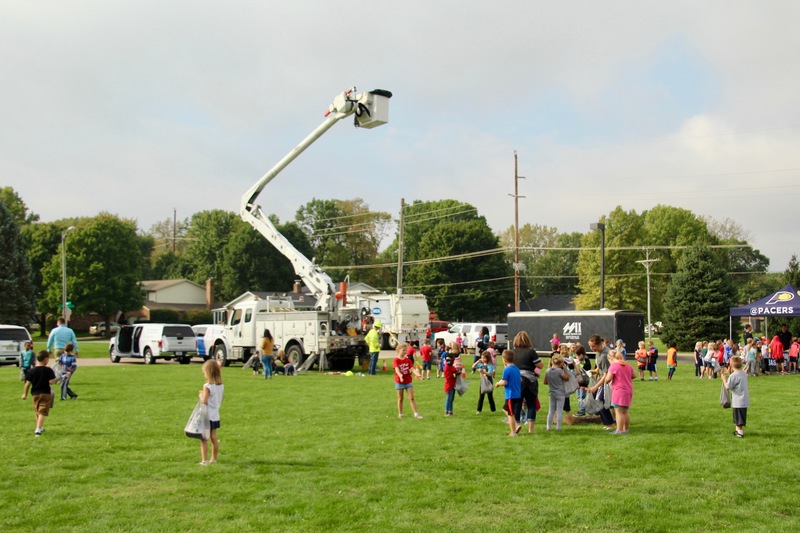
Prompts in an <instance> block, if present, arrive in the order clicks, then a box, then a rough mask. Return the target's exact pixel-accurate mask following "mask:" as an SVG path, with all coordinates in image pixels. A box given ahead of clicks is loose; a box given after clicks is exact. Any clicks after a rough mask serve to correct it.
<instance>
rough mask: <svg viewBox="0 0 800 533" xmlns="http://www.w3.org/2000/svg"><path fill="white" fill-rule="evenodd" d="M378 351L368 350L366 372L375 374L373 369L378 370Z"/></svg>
mask: <svg viewBox="0 0 800 533" xmlns="http://www.w3.org/2000/svg"><path fill="white" fill-rule="evenodd" d="M380 354H381V353H380V352H370V354H369V370H368V371H367V374H372V375H373V376H374V375H375V371H376V370H378V356H379V355H380Z"/></svg>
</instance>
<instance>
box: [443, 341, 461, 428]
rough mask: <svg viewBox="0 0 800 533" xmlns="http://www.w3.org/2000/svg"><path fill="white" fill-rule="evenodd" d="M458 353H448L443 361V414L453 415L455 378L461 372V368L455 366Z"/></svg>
mask: <svg viewBox="0 0 800 533" xmlns="http://www.w3.org/2000/svg"><path fill="white" fill-rule="evenodd" d="M457 355H458V354H454V353H452V352H451V353H448V354H447V356H446V359H445V362H444V392H445V395H446V396H445V400H444V416H453V400H454V399H455V397H456V379H457V378H458V375H459V374H461V373H462V372H463V369H462V368H456V364H455V362H456V359H458V357H456V356H457Z"/></svg>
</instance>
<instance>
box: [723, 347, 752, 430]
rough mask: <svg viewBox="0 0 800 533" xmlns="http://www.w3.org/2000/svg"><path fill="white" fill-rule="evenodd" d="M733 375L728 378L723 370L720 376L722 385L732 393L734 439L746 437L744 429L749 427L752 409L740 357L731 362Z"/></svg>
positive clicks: (745, 375) (732, 359)
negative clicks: (749, 414)
mask: <svg viewBox="0 0 800 533" xmlns="http://www.w3.org/2000/svg"><path fill="white" fill-rule="evenodd" d="M730 364H731V368H733V373H731V374H730V377H728V376H726V372H725V369H724V368H723V369H722V371H721V373H720V376H721V377H722V385H723V386H724V387H725V388H726V389H728V390H729V391H730V392H731V411H733V424H734V426H736V429H735V430H734V432H733V436H734V437H739V438H743V437H744V427H745V426H746V425H747V408H748V407H750V390H749V388H748V385H747V372H745V371H744V370H743V367H744V364H743V363H742V358H741V357H739V356H738V355H736V356H733V357H731V360H730Z"/></svg>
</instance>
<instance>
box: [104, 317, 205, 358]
mask: <svg viewBox="0 0 800 533" xmlns="http://www.w3.org/2000/svg"><path fill="white" fill-rule="evenodd" d="M108 354H109V357H110V358H111V362H112V363H119V360H120V359H121V358H123V357H134V358H143V359H144V362H145V363H146V364H148V365H152V364H154V363H155V362H156V359H159V358H160V359H164V360H165V361H170V360H171V359H172V358H173V357H174V358H175V359H177V360H178V362H179V363H180V364H182V365H185V364H188V363H189V361H191V359H192V356H194V355H197V338H196V337H195V334H194V331H193V330H192V328H191V327H190V326H187V325H185V324H149V323H146V324H133V325H130V326H122V327H120V328H119V330H117V334H116V335H115V336H114V337H113V338H112V339H111V340H110V341H109V345H108Z"/></svg>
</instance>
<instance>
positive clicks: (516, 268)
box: [509, 150, 525, 312]
mask: <svg viewBox="0 0 800 533" xmlns="http://www.w3.org/2000/svg"><path fill="white" fill-rule="evenodd" d="M520 179H523V180H524V179H525V176H520V175H519V164H518V160H517V151H516V150H514V194H509V196H513V197H514V311H516V312H519V273H520V271H521V270H525V265H524V264H523V263H520V262H519V199H520V198H525V197H524V196H520V195H519V180H520Z"/></svg>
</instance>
